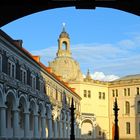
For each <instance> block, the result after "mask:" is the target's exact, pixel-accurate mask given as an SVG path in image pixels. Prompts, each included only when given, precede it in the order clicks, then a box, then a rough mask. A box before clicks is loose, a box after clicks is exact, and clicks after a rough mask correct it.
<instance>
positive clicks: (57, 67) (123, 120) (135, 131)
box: [49, 28, 140, 140]
mask: <svg viewBox="0 0 140 140" xmlns="http://www.w3.org/2000/svg"><path fill="white" fill-rule="evenodd" d="M49 67H51V68H52V72H54V73H55V74H56V75H59V76H61V77H62V79H63V80H64V81H65V82H67V83H68V84H69V85H70V87H72V88H74V89H75V92H76V93H77V94H78V95H79V96H80V97H81V98H82V100H81V101H80V104H81V116H80V125H79V127H80V130H81V137H83V138H103V139H113V138H112V127H113V124H114V112H113V106H114V101H115V97H117V100H118V106H119V108H120V110H119V136H120V138H121V139H125V140H127V139H135V140H138V139H139V138H140V97H139V96H140V95H139V94H140V93H139V88H140V75H135V76H133V75H131V76H126V77H124V78H120V79H119V80H115V81H112V82H103V81H98V80H94V79H92V78H91V76H90V72H89V71H88V72H87V75H86V77H83V74H82V72H81V70H80V66H79V64H78V62H76V61H75V60H74V59H73V58H72V53H71V50H70V37H69V34H68V33H67V32H66V31H65V28H63V30H62V32H61V34H60V36H59V39H58V51H57V53H56V58H55V59H54V60H53V61H52V62H49Z"/></svg>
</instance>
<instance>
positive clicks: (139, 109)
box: [137, 101, 140, 113]
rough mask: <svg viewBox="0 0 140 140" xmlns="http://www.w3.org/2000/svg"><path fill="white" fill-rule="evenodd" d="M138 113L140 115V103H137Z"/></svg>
mask: <svg viewBox="0 0 140 140" xmlns="http://www.w3.org/2000/svg"><path fill="white" fill-rule="evenodd" d="M137 111H138V113H140V101H138V102H137Z"/></svg>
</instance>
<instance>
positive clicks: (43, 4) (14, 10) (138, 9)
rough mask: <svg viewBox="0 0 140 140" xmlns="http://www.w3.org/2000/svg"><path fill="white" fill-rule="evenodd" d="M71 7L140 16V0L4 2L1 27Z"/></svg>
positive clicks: (1, 9)
mask: <svg viewBox="0 0 140 140" xmlns="http://www.w3.org/2000/svg"><path fill="white" fill-rule="evenodd" d="M71 6H74V7H75V8H76V9H95V8H96V7H108V8H114V9H119V10H122V11H126V12H129V13H132V14H135V15H138V16H140V0H3V1H2V2H1V4H0V27H2V26H4V25H6V24H8V23H10V22H12V21H14V20H16V19H19V18H21V17H24V16H27V15H30V14H33V13H36V12H40V11H43V10H48V9H53V8H61V7H71Z"/></svg>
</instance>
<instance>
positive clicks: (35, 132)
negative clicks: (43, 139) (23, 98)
mask: <svg viewBox="0 0 140 140" xmlns="http://www.w3.org/2000/svg"><path fill="white" fill-rule="evenodd" d="M34 137H35V138H38V137H39V135H38V114H34Z"/></svg>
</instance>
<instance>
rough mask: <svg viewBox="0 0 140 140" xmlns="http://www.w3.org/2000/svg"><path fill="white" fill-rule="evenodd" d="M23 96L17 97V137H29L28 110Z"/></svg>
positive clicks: (25, 98)
mask: <svg viewBox="0 0 140 140" xmlns="http://www.w3.org/2000/svg"><path fill="white" fill-rule="evenodd" d="M28 105H29V104H28V101H27V97H26V96H25V95H23V94H22V95H21V96H20V97H19V107H18V108H19V135H20V137H25V138H26V137H27V138H28V137H29V108H28Z"/></svg>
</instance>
